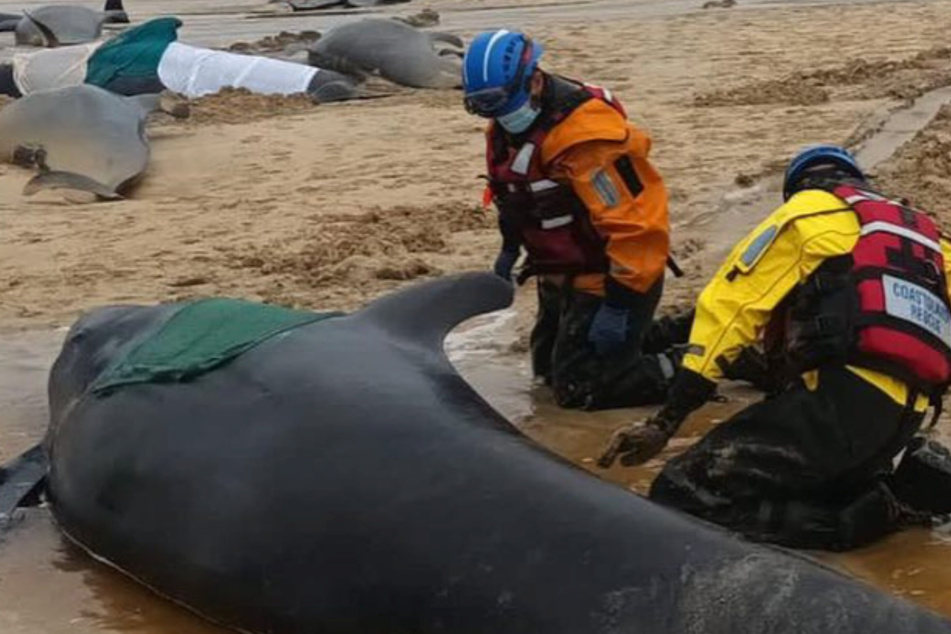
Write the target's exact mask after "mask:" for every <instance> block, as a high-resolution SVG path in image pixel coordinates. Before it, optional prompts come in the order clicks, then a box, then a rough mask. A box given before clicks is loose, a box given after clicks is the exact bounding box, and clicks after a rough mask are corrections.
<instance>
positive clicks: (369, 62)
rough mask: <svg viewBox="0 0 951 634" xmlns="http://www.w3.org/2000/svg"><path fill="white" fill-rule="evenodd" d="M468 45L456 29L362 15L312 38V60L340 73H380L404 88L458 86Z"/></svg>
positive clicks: (315, 63) (315, 64)
mask: <svg viewBox="0 0 951 634" xmlns="http://www.w3.org/2000/svg"><path fill="white" fill-rule="evenodd" d="M464 47H465V43H464V42H463V41H462V40H461V39H460V38H459V37H458V36H456V35H453V34H452V33H442V32H440V31H424V30H422V29H417V28H416V27H414V26H411V25H409V24H407V23H405V22H401V21H398V20H388V19H385V18H364V19H362V20H357V21H356V22H349V23H347V24H341V25H339V26H335V27H333V28H332V29H330V30H329V31H327V32H326V33H324V34H323V35H322V36H321V37H320V39H318V40H317V41H316V42H314V43H313V44H312V45H311V46H310V49H309V52H308V63H310V65H311V66H317V67H318V68H328V69H330V70H335V71H337V72H340V73H347V74H351V75H357V76H359V75H364V74H370V73H379V74H380V76H381V77H383V78H384V79H388V80H390V81H391V82H393V83H395V84H399V85H401V86H411V87H413V88H460V87H461V86H462V62H461V57H462V49H463V48H464Z"/></svg>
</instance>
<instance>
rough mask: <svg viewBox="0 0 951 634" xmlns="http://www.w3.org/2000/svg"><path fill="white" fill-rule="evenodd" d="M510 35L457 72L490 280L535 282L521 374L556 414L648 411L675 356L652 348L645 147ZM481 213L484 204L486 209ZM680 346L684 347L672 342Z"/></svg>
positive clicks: (659, 209)
mask: <svg viewBox="0 0 951 634" xmlns="http://www.w3.org/2000/svg"><path fill="white" fill-rule="evenodd" d="M541 54H542V49H541V47H540V46H539V45H538V44H536V43H533V42H532V40H531V39H529V38H528V37H527V36H525V35H524V34H522V33H515V32H509V31H505V30H500V31H493V32H488V33H482V34H480V35H478V36H477V37H476V38H475V39H474V40H473V41H472V44H471V45H470V47H469V48H468V50H467V52H466V55H465V59H464V63H463V86H464V89H465V104H466V108H467V109H468V111H469V112H470V113H473V114H476V115H478V116H481V117H484V118H488V119H492V122H491V123H490V124H489V127H488V131H487V141H488V152H487V162H488V172H489V174H488V179H489V189H488V190H487V194H489V196H488V197H487V199H491V201H493V202H494V203H495V205H496V207H497V208H498V210H499V225H500V229H501V233H502V249H501V252H500V254H499V256H498V258H497V260H496V263H495V271H496V273H497V274H498V275H500V276H502V277H505V278H510V277H511V275H512V272H513V268H514V267H515V264H516V262H517V261H518V259H519V257H520V253H521V250H522V249H524V250H525V251H526V252H527V258H526V261H525V265H524V267H523V268H522V270H521V273H520V275H519V279H520V281H523V280H524V279H526V278H527V277H529V276H532V275H538V276H539V277H540V279H539V281H538V301H539V308H538V316H537V320H536V324H535V328H534V330H533V332H532V336H531V348H532V366H533V370H534V373H535V375H536V376H539V377H543V378H544V379H545V381H546V382H547V383H548V384H550V385H552V387H553V388H554V392H555V396H556V399H557V401H558V403H559V405H561V406H562V407H569V408H586V409H603V408H608V407H624V406H631V405H639V404H647V403H659V402H662V401H663V399H664V397H665V395H666V393H667V388H668V386H669V382H670V380H671V378H672V377H673V375H674V370H675V367H676V365H677V361H678V359H677V354H675V353H670V354H664V353H663V350H664V349H665V348H667V346H668V344H669V343H670V342H668V341H665V340H663V339H664V338H663V337H657V336H652V337H649V340H650V341H651V342H652V346H653V349H652V350H649V351H648V352H654V353H659V354H644V350H642V340H643V339H644V338H645V336H646V335H647V333H648V329H649V327H650V326H651V322H652V319H653V315H654V311H655V309H656V307H657V303H658V301H659V300H660V296H661V292H662V289H663V277H664V267H665V264H666V262H667V261H668V252H669V246H670V239H669V222H668V210H667V191H666V189H665V187H664V183H663V180H662V179H661V176H660V174H658V172H657V170H656V169H655V168H654V167H653V166H652V165H651V163H650V162H649V161H648V158H647V157H648V153H649V151H650V146H651V141H650V139H649V137H648V136H647V135H646V134H645V133H644V132H643V131H641V130H640V129H638V128H637V127H635V126H634V125H632V124H631V123H629V122H628V121H627V117H626V114H625V111H624V108H623V107H622V106H621V104H620V103H618V101H617V100H616V99H614V98H613V97H612V96H611V94H610V93H609V92H608V91H607V90H604V89H601V88H596V87H593V86H589V85H586V84H582V83H579V82H576V81H572V80H569V79H566V78H564V77H560V76H557V75H551V74H548V73H546V72H544V71H542V70H541V69H540V68H539V67H538V61H539V58H540V57H541ZM487 202H488V200H487ZM684 338H685V337H684Z"/></svg>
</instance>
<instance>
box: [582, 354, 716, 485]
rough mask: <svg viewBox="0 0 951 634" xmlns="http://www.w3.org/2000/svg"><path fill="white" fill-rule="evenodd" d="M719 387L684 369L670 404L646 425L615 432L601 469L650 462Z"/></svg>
mask: <svg viewBox="0 0 951 634" xmlns="http://www.w3.org/2000/svg"><path fill="white" fill-rule="evenodd" d="M716 389H717V384H716V383H714V382H713V381H711V380H710V379H707V378H706V377H704V376H702V375H700V374H697V373H696V372H692V371H690V370H687V369H682V370H681V371H680V374H678V375H677V378H676V380H674V384H673V385H672V386H671V388H670V394H669V395H668V396H667V403H666V404H665V405H664V407H662V408H661V410H660V411H659V412H657V414H656V415H655V416H653V417H651V418H650V419H648V420H647V421H646V422H644V423H643V424H640V425H638V424H634V425H629V426H627V427H624V428H622V429H619V430H618V431H617V432H615V434H614V436H613V437H612V439H611V442H610V444H608V447H607V449H606V450H605V451H604V453H603V454H602V455H601V458H600V459H599V460H598V466H600V467H601V468H603V469H607V468H608V467H610V466H611V465H612V464H614V461H615V460H616V459H617V458H618V456H620V457H621V464H622V465H624V466H626V467H630V466H633V465H638V464H642V463H644V462H647V461H648V460H650V459H651V458H653V457H654V456H656V455H657V454H658V453H660V451H661V450H662V449H663V448H664V447H666V446H667V441H669V440H670V439H671V437H673V435H674V434H676V433H677V430H678V429H679V428H680V425H681V424H682V423H683V422H684V419H686V418H687V416H689V415H690V413H691V412H693V411H694V410H695V409H697V408H699V407H700V406H701V405H703V404H704V403H706V402H707V401H708V400H710V398H711V397H712V396H713V395H714V393H715V392H716Z"/></svg>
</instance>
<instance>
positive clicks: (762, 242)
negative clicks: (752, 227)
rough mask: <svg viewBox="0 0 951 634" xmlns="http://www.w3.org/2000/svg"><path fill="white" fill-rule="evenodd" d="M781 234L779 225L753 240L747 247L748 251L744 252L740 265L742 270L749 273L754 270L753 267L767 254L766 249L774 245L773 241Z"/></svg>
mask: <svg viewBox="0 0 951 634" xmlns="http://www.w3.org/2000/svg"><path fill="white" fill-rule="evenodd" d="M777 233H779V227H778V226H777V225H770V226H769V227H766V229H764V230H763V232H762V233H761V234H759V235H758V236H756V237H755V238H753V240H752V241H751V242H750V243H749V245H747V247H746V250H745V251H743V255H741V256H740V265H741V268H742V269H744V270H746V271H749V270H750V269H752V268H753V265H754V264H756V262H757V261H758V260H759V259H760V256H762V255H763V253H765V252H766V249H767V248H769V245H771V244H772V243H773V239H774V238H775V237H776V234H777Z"/></svg>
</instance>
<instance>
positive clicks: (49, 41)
mask: <svg viewBox="0 0 951 634" xmlns="http://www.w3.org/2000/svg"><path fill="white" fill-rule="evenodd" d="M23 15H25V16H26V17H27V19H28V20H29V21H30V22H32V23H33V24H35V25H36V28H38V29H39V30H40V33H42V34H43V39H44V40H46V46H48V47H49V48H56V47H58V46H60V42H59V38H58V37H56V34H55V33H53V31H52V30H51V29H50V28H49V27H48V26H46V25H45V24H43V22H41V21H40V20H37V19H36V18H35V17H33V15H31V14H30V12H29V11H24V12H23Z"/></svg>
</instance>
